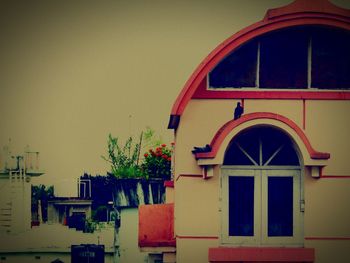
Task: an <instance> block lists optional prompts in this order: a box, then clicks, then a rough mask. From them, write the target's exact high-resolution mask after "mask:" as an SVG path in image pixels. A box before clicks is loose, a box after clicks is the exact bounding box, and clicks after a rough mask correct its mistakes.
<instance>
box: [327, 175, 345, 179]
mask: <svg viewBox="0 0 350 263" xmlns="http://www.w3.org/2000/svg"><path fill="white" fill-rule="evenodd" d="M320 178H321V179H350V175H321V176H320Z"/></svg>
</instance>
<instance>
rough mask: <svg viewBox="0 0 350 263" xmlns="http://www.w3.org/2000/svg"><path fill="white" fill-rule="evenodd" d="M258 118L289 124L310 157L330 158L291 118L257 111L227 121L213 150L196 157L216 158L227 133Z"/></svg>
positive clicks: (214, 142)
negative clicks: (314, 144)
mask: <svg viewBox="0 0 350 263" xmlns="http://www.w3.org/2000/svg"><path fill="white" fill-rule="evenodd" d="M257 119H271V120H276V121H279V122H283V123H284V124H286V125H288V126H289V127H290V128H292V129H293V130H294V131H295V132H296V133H297V135H298V136H299V138H300V139H301V140H302V141H303V143H304V144H305V146H306V149H307V150H308V152H309V154H310V158H312V159H329V157H330V154H329V153H323V152H318V151H315V150H314V149H313V148H312V146H311V144H310V141H309V140H308V138H307V137H306V135H305V133H304V132H303V130H302V129H300V128H299V126H298V125H297V124H295V123H294V122H293V121H291V120H290V119H288V118H286V117H284V116H282V115H279V114H275V113H270V112H256V113H249V114H246V115H243V116H242V117H241V118H239V119H238V120H230V121H228V122H227V123H225V124H224V125H223V126H222V127H221V128H220V129H219V130H218V131H217V133H216V134H215V136H214V138H213V139H212V141H211V143H210V145H211V148H212V150H211V152H207V153H197V154H195V156H196V159H210V158H215V156H216V154H217V152H218V151H219V149H220V146H221V144H222V142H223V141H224V139H225V138H226V137H227V135H228V134H229V133H230V132H231V131H232V130H233V129H235V128H237V127H238V126H239V125H241V124H242V123H245V122H248V121H252V120H257Z"/></svg>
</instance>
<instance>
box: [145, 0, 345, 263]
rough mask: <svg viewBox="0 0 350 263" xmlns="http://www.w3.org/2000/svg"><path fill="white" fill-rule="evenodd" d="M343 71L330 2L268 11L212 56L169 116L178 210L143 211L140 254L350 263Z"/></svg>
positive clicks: (340, 21)
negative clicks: (156, 219) (145, 251)
mask: <svg viewBox="0 0 350 263" xmlns="http://www.w3.org/2000/svg"><path fill="white" fill-rule="evenodd" d="M349 64H350V10H346V9H343V8H340V7H338V6H335V5H334V4H332V3H331V2H329V1H327V0H296V1H294V2H292V3H291V4H289V5H287V6H283V7H280V8H276V9H271V10H268V11H267V13H266V15H265V17H264V18H263V20H261V21H259V22H257V23H255V24H253V25H248V27H246V28H244V29H242V30H241V31H239V32H237V33H235V34H234V35H233V36H231V37H230V38H228V39H227V40H225V41H224V42H223V43H222V44H220V45H219V46H218V47H217V48H216V49H214V50H213V51H212V52H211V53H210V54H209V55H208V56H207V57H206V58H205V59H204V60H203V61H202V63H200V65H199V66H198V67H197V69H196V70H195V71H194V72H193V74H192V75H191V77H190V78H189V80H188V81H187V83H186V84H185V86H184V88H183V90H182V91H181V93H180V94H179V96H178V98H177V99H176V101H175V103H174V106H173V108H172V111H171V116H170V121H169V128H170V129H173V130H174V134H175V143H176V149H175V166H174V167H175V174H174V178H173V182H172V183H169V186H172V184H173V187H174V188H172V187H169V188H167V189H168V190H169V191H171V192H174V193H173V194H174V195H173V198H174V199H173V203H174V204H173V205H171V204H167V205H163V206H158V207H154V206H143V207H141V209H142V213H141V212H140V216H139V227H140V229H139V246H140V247H141V249H142V250H148V251H149V253H157V254H158V255H159V256H161V257H162V260H163V262H175V261H176V262H180V263H187V262H262V261H263V262H318V263H320V262H324V263H326V262H347V261H350V256H349V253H348V251H349V249H350V224H349V222H350V212H349V205H348V201H347V200H349V198H350V180H349V179H350V166H349V157H348V156H349V155H348V154H347V151H348V150H349V149H350V140H349V139H348V136H349V134H350V118H349V116H348V115H347V113H348V112H349V111H350V103H349V99H350V91H349V90H350V65H349ZM240 106H243V109H244V112H243V114H242V116H237V117H236V118H234V110H235V108H240ZM238 115H239V114H238ZM194 147H196V148H194ZM169 193H170V192H169ZM171 202H172V201H168V203H171ZM172 206H173V208H172ZM152 210H157V214H158V221H157V222H156V223H155V221H154V218H153V217H152V216H150V215H152V214H155V213H156V212H155V211H153V212H152ZM169 213H170V214H171V213H173V214H172V216H171V215H169ZM159 218H162V220H161V219H159ZM159 221H161V222H162V223H159ZM172 225H173V228H169V226H172ZM157 226H158V230H156V229H157ZM159 228H161V230H159ZM154 262H156V261H154Z"/></svg>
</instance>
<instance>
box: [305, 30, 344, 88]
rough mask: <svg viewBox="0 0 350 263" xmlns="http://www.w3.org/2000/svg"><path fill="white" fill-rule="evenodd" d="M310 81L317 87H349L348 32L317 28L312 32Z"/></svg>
mask: <svg viewBox="0 0 350 263" xmlns="http://www.w3.org/2000/svg"><path fill="white" fill-rule="evenodd" d="M311 72H312V73H311V74H312V83H311V86H312V87H313V88H319V89H350V32H348V31H344V30H337V29H334V28H333V29H332V28H327V29H326V28H322V29H320V28H318V29H315V30H314V31H313V33H312V71H311Z"/></svg>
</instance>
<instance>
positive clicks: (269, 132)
mask: <svg viewBox="0 0 350 263" xmlns="http://www.w3.org/2000/svg"><path fill="white" fill-rule="evenodd" d="M248 156H249V157H248ZM224 165H255V166H263V165H291V166H298V165H299V158H298V155H297V153H296V151H295V149H294V146H293V144H292V142H291V140H290V138H289V137H288V136H287V135H286V134H284V133H283V132H281V131H279V130H277V129H274V128H270V127H259V128H252V129H250V130H247V131H245V132H244V133H241V134H239V135H237V136H236V137H235V138H234V139H233V140H232V141H231V143H230V145H229V147H228V149H227V150H226V153H225V157H224Z"/></svg>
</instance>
